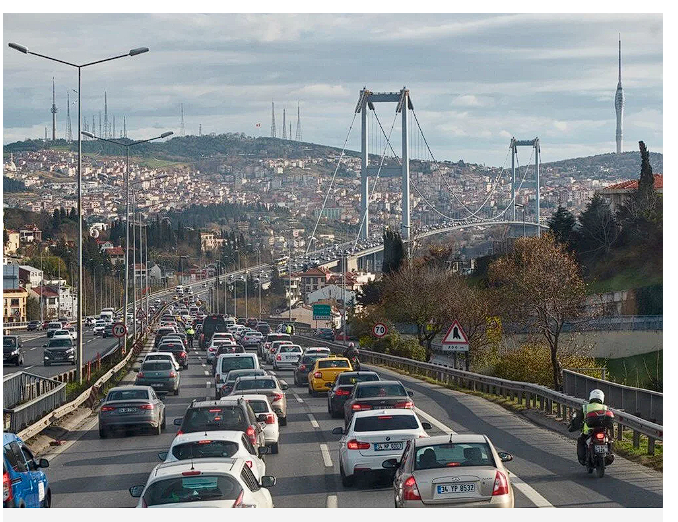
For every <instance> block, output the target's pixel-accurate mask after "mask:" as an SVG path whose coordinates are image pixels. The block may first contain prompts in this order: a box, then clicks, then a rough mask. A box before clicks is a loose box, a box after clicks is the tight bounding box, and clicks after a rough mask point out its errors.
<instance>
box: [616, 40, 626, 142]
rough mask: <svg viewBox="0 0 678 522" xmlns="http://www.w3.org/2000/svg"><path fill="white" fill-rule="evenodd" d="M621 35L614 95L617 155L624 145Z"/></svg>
mask: <svg viewBox="0 0 678 522" xmlns="http://www.w3.org/2000/svg"><path fill="white" fill-rule="evenodd" d="M621 63H622V58H621V35H619V82H618V83H617V92H616V93H615V95H614V110H615V111H616V113H617V136H616V137H617V154H621V152H622V148H623V145H624V136H623V132H622V131H623V119H624V89H622V82H621Z"/></svg>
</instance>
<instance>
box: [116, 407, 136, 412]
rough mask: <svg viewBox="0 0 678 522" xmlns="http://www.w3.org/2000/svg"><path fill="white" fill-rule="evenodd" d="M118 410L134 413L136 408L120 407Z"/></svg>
mask: <svg viewBox="0 0 678 522" xmlns="http://www.w3.org/2000/svg"><path fill="white" fill-rule="evenodd" d="M118 411H119V412H120V413H134V412H135V411H137V409H136V408H120V409H119V410H118Z"/></svg>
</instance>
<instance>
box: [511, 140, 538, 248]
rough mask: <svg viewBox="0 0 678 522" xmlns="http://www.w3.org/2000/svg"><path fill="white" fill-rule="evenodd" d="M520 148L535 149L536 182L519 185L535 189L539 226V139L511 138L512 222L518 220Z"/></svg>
mask: <svg viewBox="0 0 678 522" xmlns="http://www.w3.org/2000/svg"><path fill="white" fill-rule="evenodd" d="M518 147H533V148H534V173H535V180H534V181H528V182H523V183H522V184H521V183H520V182H518V185H519V186H520V185H522V186H523V187H532V186H534V187H535V191H536V198H535V200H536V202H535V211H536V215H537V225H539V218H540V201H539V199H540V197H539V162H540V161H541V147H540V145H539V138H534V139H533V140H517V139H515V138H511V143H510V145H509V148H510V149H511V205H512V208H511V221H515V220H516V156H517V154H518ZM537 236H541V227H540V226H537Z"/></svg>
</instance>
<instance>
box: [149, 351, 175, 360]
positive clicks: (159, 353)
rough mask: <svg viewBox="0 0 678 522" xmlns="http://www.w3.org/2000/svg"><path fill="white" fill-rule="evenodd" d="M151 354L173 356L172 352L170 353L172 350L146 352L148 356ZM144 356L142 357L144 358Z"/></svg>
mask: <svg viewBox="0 0 678 522" xmlns="http://www.w3.org/2000/svg"><path fill="white" fill-rule="evenodd" d="M151 355H166V356H168V357H174V353H172V352H150V353H147V354H146V357H149V356H151ZM146 357H144V359H145V358H146Z"/></svg>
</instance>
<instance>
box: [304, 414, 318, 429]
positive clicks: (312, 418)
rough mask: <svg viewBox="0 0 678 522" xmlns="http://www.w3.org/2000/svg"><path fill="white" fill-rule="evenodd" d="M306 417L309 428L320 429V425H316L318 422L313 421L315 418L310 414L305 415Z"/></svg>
mask: <svg viewBox="0 0 678 522" xmlns="http://www.w3.org/2000/svg"><path fill="white" fill-rule="evenodd" d="M306 415H307V416H308V420H310V421H311V426H313V427H314V428H320V424H318V421H317V420H315V417H314V416H313V414H312V413H307V414H306Z"/></svg>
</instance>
